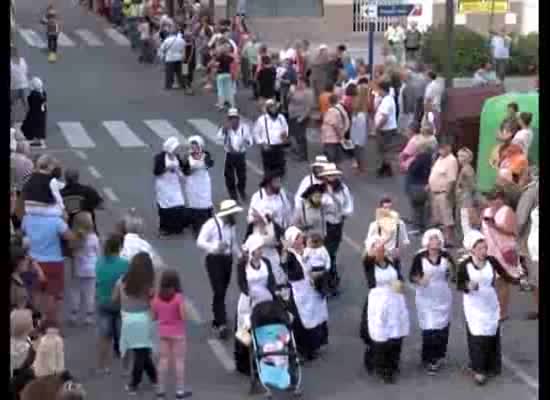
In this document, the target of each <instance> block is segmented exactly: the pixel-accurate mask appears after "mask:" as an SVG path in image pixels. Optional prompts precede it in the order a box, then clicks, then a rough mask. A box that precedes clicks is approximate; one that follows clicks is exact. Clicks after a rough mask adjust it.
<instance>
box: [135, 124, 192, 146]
mask: <svg viewBox="0 0 550 400" xmlns="http://www.w3.org/2000/svg"><path fill="white" fill-rule="evenodd" d="M143 123H144V124H145V125H147V126H148V127H149V129H151V130H152V131H153V132H155V133H156V134H157V136H159V137H160V138H161V139H162V140H163V141H164V140H166V139H168V138H170V137H176V138H178V139H179V141H180V143H181V144H182V145H185V144H186V143H187V139H186V137H185V136H184V135H182V134H181V133H180V131H178V130H177V129H176V128H175V127H174V126H173V125H172V124H171V123H170V122H168V121H167V120H165V119H148V120H145V121H143Z"/></svg>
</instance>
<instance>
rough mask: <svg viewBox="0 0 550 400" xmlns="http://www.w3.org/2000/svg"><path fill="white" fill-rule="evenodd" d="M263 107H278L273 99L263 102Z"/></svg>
mask: <svg viewBox="0 0 550 400" xmlns="http://www.w3.org/2000/svg"><path fill="white" fill-rule="evenodd" d="M265 106H266V107H270V106H278V104H277V102H276V101H275V99H267V100H266V102H265Z"/></svg>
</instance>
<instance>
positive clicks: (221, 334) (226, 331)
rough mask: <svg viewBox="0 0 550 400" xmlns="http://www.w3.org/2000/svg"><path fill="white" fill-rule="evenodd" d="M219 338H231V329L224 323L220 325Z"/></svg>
mask: <svg viewBox="0 0 550 400" xmlns="http://www.w3.org/2000/svg"><path fill="white" fill-rule="evenodd" d="M218 338H219V339H220V340H227V339H229V329H227V326H225V325H222V326H219V327H218Z"/></svg>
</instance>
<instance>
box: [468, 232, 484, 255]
mask: <svg viewBox="0 0 550 400" xmlns="http://www.w3.org/2000/svg"><path fill="white" fill-rule="evenodd" d="M480 240H485V236H484V235H483V233H481V232H480V231H476V230H472V231H470V232H468V234H467V235H466V236H465V237H464V242H463V244H464V248H465V249H466V250H468V251H472V250H473V248H474V246H475V245H476V243H477V242H479V241H480Z"/></svg>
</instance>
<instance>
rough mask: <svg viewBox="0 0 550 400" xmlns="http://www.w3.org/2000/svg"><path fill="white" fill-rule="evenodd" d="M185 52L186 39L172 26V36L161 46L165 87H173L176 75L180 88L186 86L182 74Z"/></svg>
mask: <svg viewBox="0 0 550 400" xmlns="http://www.w3.org/2000/svg"><path fill="white" fill-rule="evenodd" d="M184 54H185V40H184V39H183V36H182V35H181V33H179V32H178V30H177V28H175V27H172V31H171V33H170V36H168V37H167V38H166V40H164V42H162V44H161V46H160V48H159V56H160V59H161V60H162V61H163V62H164V66H165V70H164V78H165V79H164V88H165V89H166V90H170V89H172V86H173V85H174V77H175V78H176V79H177V81H178V85H179V87H180V88H184V87H185V80H184V79H183V75H182V69H181V68H182V62H183V57H184Z"/></svg>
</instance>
